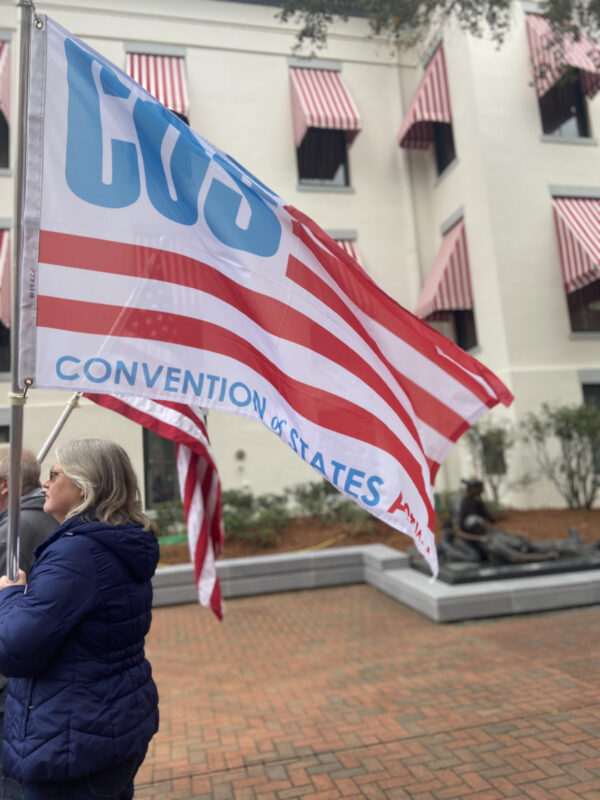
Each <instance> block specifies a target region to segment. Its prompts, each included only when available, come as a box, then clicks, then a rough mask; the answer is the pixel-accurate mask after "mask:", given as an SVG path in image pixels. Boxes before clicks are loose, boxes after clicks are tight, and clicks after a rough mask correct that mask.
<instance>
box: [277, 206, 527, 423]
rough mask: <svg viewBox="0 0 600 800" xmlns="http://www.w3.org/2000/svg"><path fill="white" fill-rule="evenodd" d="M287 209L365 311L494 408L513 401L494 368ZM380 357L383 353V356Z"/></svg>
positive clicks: (350, 317)
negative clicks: (427, 321) (397, 297)
mask: <svg viewBox="0 0 600 800" xmlns="http://www.w3.org/2000/svg"><path fill="white" fill-rule="evenodd" d="M286 210H287V211H288V212H289V214H290V215H291V216H292V217H294V219H295V220H297V221H298V223H301V224H297V225H294V233H295V234H296V236H298V238H299V239H301V240H302V242H303V243H304V244H305V245H306V247H308V248H309V249H310V250H311V252H312V253H313V254H314V255H315V257H316V258H317V259H318V261H319V263H320V264H321V266H322V267H323V269H324V270H325V271H326V272H327V274H328V275H329V276H330V278H331V279H332V280H333V281H334V282H335V283H336V284H337V285H338V286H339V288H340V289H341V290H342V291H343V292H344V294H346V295H347V297H348V298H349V299H350V300H351V301H352V303H354V304H355V305H356V306H357V307H358V308H359V309H360V310H361V311H362V312H363V313H364V314H366V315H367V316H369V317H371V318H372V319H375V320H376V321H377V322H378V323H379V324H380V325H382V326H383V327H384V328H387V329H388V330H389V331H390V332H391V333H392V334H394V336H397V337H398V338H399V339H401V340H403V341H404V342H406V343H407V344H408V345H410V347H412V348H413V349H414V350H415V351H416V352H418V353H420V354H421V355H423V356H425V357H426V358H428V359H429V360H430V361H431V362H433V363H435V364H436V365H437V366H439V367H441V368H442V369H443V370H444V371H445V372H447V373H448V374H450V375H452V377H453V378H454V379H455V380H457V381H458V382H459V383H461V384H462V385H463V386H464V387H465V388H466V389H468V391H470V392H471V393H472V394H474V395H475V397H477V398H478V399H479V400H481V401H482V402H483V403H485V405H487V406H488V407H490V408H491V407H493V406H494V405H495V404H496V403H497V402H498V401H500V402H502V403H503V404H504V405H510V403H511V402H512V400H513V396H512V394H511V393H510V392H509V391H508V389H507V388H506V386H505V385H504V384H503V383H502V381H500V380H499V378H497V377H496V376H495V375H494V373H493V372H491V371H490V370H489V369H487V367H485V366H484V365H483V364H481V363H480V362H479V361H477V360H476V359H474V358H473V357H472V356H469V355H468V354H467V353H464V352H463V351H461V350H460V348H458V347H456V346H455V345H453V344H452V343H451V342H450V341H449V340H448V339H447V338H446V337H444V336H442V335H441V334H438V333H437V331H434V330H433V329H432V328H431V327H430V326H428V325H426V324H424V323H423V322H422V321H421V320H419V319H417V317H415V316H414V314H411V313H410V311H407V310H406V309H405V308H402V307H401V306H399V305H398V303H397V302H396V301H395V300H392V298H391V297H390V296H389V295H387V294H385V292H384V291H383V290H382V289H381V288H380V287H379V286H378V285H377V284H376V283H375V282H374V281H373V279H372V278H371V277H370V276H369V275H368V273H366V272H365V271H364V270H363V269H362V268H361V267H360V266H359V265H358V264H357V263H356V262H355V261H354V259H352V258H350V257H349V256H347V255H346V254H345V253H342V255H340V256H339V257H334V256H332V255H330V254H329V253H328V252H326V251H325V250H323V248H321V247H319V246H318V244H316V242H315V241H314V240H313V239H312V238H311V236H309V234H308V232H307V231H308V230H310V232H311V233H312V235H313V236H314V237H315V239H317V240H318V241H319V242H322V244H323V245H324V246H325V247H331V240H330V239H329V237H327V235H326V234H325V233H323V231H322V230H321V229H320V228H319V227H318V225H316V224H315V223H314V222H313V221H312V220H311V219H310V218H309V217H307V216H306V215H305V214H303V213H302V212H300V211H298V210H297V209H296V208H294V207H293V206H286ZM340 252H341V250H340ZM341 260H344V266H345V267H347V268H348V269H340V268H339V263H338V262H339V261H341ZM304 274H305V276H306V277H305V278H303V279H304V280H307V281H308V280H309V279H308V274H310V275H312V278H310V280H311V281H312V282H313V287H316V285H317V283H318V284H319V285H321V286H322V287H323V288H322V290H321V291H322V292H323V293H327V303H328V304H329V303H330V302H335V303H336V306H335V310H336V313H339V314H340V316H341V315H342V313H344V315H345V316H344V319H345V320H346V321H347V322H348V324H351V325H353V327H354V326H355V325H356V326H358V328H359V329H360V330H362V331H364V336H366V337H369V334H368V333H367V332H366V331H365V330H364V327H363V326H362V324H361V323H360V321H359V320H358V319H357V318H356V316H355V315H354V314H353V313H352V312H351V311H350V309H349V307H348V306H347V305H346V304H345V303H344V301H343V300H342V299H341V298H339V297H338V296H337V295H336V294H335V292H333V290H332V289H331V288H330V287H329V286H327V284H325V283H324V282H323V281H321V279H320V278H319V277H318V276H316V275H314V273H310V270H308V269H307V268H305V273H304ZM308 291H311V290H308ZM312 291H313V293H314V292H315V291H316V288H313V290H312ZM316 296H319V295H316ZM324 302H325V301H324ZM355 330H357V332H358V329H356V328H355ZM369 338H370V337H369ZM447 350H451V353H452V356H451V360H450V359H449V358H448V356H447V355H446V353H445V351H447ZM380 357H382V358H384V356H383V355H381V356H380ZM474 369H476V370H477V374H476V375H475V374H474V372H473V370H474ZM477 377H479V378H481V379H482V381H480V380H478V379H477ZM483 383H485V384H487V386H488V387H489V388H486V386H484V385H483Z"/></svg>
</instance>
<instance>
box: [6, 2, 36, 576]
mask: <svg viewBox="0 0 600 800" xmlns="http://www.w3.org/2000/svg"><path fill="white" fill-rule="evenodd" d="M16 5H17V6H18V8H19V23H20V24H19V39H20V41H19V45H20V46H19V79H20V80H19V112H18V119H19V123H20V124H19V130H18V139H17V171H16V181H15V215H16V220H15V233H16V235H15V237H14V238H15V241H14V258H13V264H12V276H11V277H12V281H11V289H12V314H11V317H12V319H11V326H10V356H11V391H10V392H9V403H10V406H11V417H10V476H9V481H8V531H7V537H6V567H7V574H8V577H9V579H10V580H15V579H16V577H17V574H18V571H19V527H20V522H21V458H22V453H23V417H24V406H25V398H26V394H27V389H28V388H29V386H31V384H32V382H33V381H32V380H31V379H30V378H27V379H25V380H24V381H23V384H24V385H23V386H21V385H20V384H19V368H18V367H19V348H20V341H21V336H20V333H21V331H20V328H21V326H20V288H21V272H22V265H23V200H24V196H25V157H26V153H27V110H28V92H29V52H30V48H31V25H32V22H33V14H34V8H33V3H32V2H31V0H16Z"/></svg>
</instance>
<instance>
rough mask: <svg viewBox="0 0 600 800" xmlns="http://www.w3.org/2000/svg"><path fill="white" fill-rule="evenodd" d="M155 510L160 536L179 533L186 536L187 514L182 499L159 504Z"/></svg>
mask: <svg viewBox="0 0 600 800" xmlns="http://www.w3.org/2000/svg"><path fill="white" fill-rule="evenodd" d="M154 510H155V512H156V519H155V521H156V525H157V527H158V536H159V538H164V537H166V536H174V535H178V534H180V535H183V536H185V533H186V530H185V516H184V514H183V505H182V504H181V500H168V501H166V502H165V503H160V504H159V505H157V506H156V508H155V509H154Z"/></svg>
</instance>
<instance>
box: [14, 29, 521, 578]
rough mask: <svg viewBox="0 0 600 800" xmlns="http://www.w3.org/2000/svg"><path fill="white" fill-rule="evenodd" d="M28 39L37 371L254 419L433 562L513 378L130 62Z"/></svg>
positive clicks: (26, 296)
mask: <svg viewBox="0 0 600 800" xmlns="http://www.w3.org/2000/svg"><path fill="white" fill-rule="evenodd" d="M38 24H39V23H38ZM31 36H32V42H31V74H32V75H34V76H35V80H33V81H32V83H31V86H30V89H29V114H28V132H29V135H28V143H29V144H28V152H27V173H28V181H27V190H26V196H25V223H26V225H27V230H26V231H25V236H24V242H25V254H24V269H23V273H22V286H21V316H22V325H21V331H22V339H21V347H20V364H19V370H20V378H21V380H23V379H24V378H25V377H31V378H33V380H34V386H37V387H45V388H53V389H57V388H58V389H69V390H71V391H72V390H74V389H78V390H81V391H85V392H92V393H98V392H101V393H104V394H109V395H113V394H118V395H121V396H123V395H128V396H129V395H131V396H137V397H147V398H153V399H155V400H157V401H161V402H163V401H170V402H176V403H181V404H184V405H189V406H201V407H204V408H210V409H216V410H219V411H225V412H231V413H236V414H241V415H244V416H246V417H249V418H251V419H254V420H257V421H259V422H261V423H262V424H264V425H265V426H266V427H267V428H269V429H270V430H271V431H272V432H273V433H274V435H275V436H277V437H279V438H280V439H281V440H282V442H284V443H285V444H286V445H287V446H288V447H290V448H291V449H292V450H293V451H294V452H295V453H296V454H297V455H298V457H299V458H302V459H303V460H304V461H306V462H307V463H309V464H310V465H311V466H312V467H313V468H314V469H315V470H316V471H317V473H318V474H320V475H321V476H322V477H324V478H325V479H327V480H328V481H330V482H331V483H332V484H333V485H334V486H336V487H337V488H338V489H339V490H340V491H341V492H343V493H344V494H345V495H347V496H348V497H350V498H351V499H352V500H354V501H355V502H356V503H358V504H359V505H361V506H362V507H363V508H365V509H366V510H368V511H370V512H371V513H372V514H374V515H375V516H377V517H379V518H380V519H382V520H384V521H385V522H386V523H388V524H389V525H391V526H393V527H395V528H397V529H399V530H402V531H404V532H406V533H408V534H409V535H410V536H412V538H413V540H414V542H415V544H416V546H417V548H418V550H419V551H420V552H421V553H422V554H423V555H424V556H425V558H427V559H428V561H429V563H430V565H431V567H432V570H433V571H434V573H435V572H436V571H437V561H436V551H435V537H434V517H435V514H434V508H433V480H434V478H435V474H436V472H437V469H438V468H439V465H440V463H441V462H442V461H443V459H444V458H445V456H446V454H447V453H448V451H449V449H450V448H451V447H452V445H453V444H454V442H456V440H457V439H458V438H459V436H460V435H461V434H462V433H464V431H465V430H466V429H467V428H468V427H469V426H470V425H472V424H473V423H474V422H476V421H477V419H479V418H480V417H481V416H482V415H483V414H484V413H485V412H486V411H487V410H488V409H489V408H492V407H493V406H495V405H496V404H497V403H498V402H503V403H505V404H509V403H510V402H511V400H512V397H511V394H510V392H509V391H508V389H507V388H506V387H505V386H504V385H503V384H502V382H501V381H500V380H498V378H496V376H495V375H494V374H493V373H492V372H491V371H490V370H489V369H487V368H486V367H485V366H483V365H482V364H481V363H479V362H478V361H477V360H476V359H474V358H472V357H471V356H469V355H468V354H466V353H464V352H463V351H462V350H460V349H459V348H458V347H456V346H455V345H454V344H452V343H451V342H450V341H449V340H448V339H446V338H445V337H443V336H441V335H440V334H438V333H437V332H435V331H434V330H433V329H432V328H430V327H429V326H428V325H426V323H423V322H421V321H420V320H418V319H417V318H416V317H414V316H413V315H412V314H410V313H409V312H408V311H406V310H405V309H403V308H402V307H401V306H399V305H398V303H396V302H395V301H394V300H393V299H392V298H391V297H390V296H389V295H387V294H386V293H385V291H384V290H383V289H382V288H381V287H380V286H378V284H377V283H376V282H375V281H374V280H373V279H372V278H371V277H370V276H369V275H368V274H367V273H366V272H365V270H364V269H362V268H361V266H360V265H359V264H358V263H357V262H356V261H355V260H354V259H353V258H351V257H350V256H349V255H348V254H347V253H346V252H344V250H343V249H342V248H341V247H339V245H337V244H336V243H335V242H334V241H333V239H331V238H330V237H329V236H327V235H326V234H325V233H324V232H323V231H322V230H321V228H319V226H318V225H317V224H316V223H315V222H314V221H312V220H311V219H309V218H308V217H306V216H305V215H304V214H302V213H301V212H300V211H298V210H296V209H295V208H293V207H292V206H290V205H289V204H286V203H285V201H284V200H283V199H282V198H281V197H279V196H278V195H277V194H276V193H275V192H273V191H272V190H270V189H269V188H268V187H267V186H265V185H264V184H263V183H262V182H261V181H259V180H258V179H257V178H255V177H254V176H253V175H251V173H249V172H248V171H247V170H246V169H244V168H243V167H242V166H241V165H240V164H238V163H237V162H236V161H235V160H234V159H233V158H232V157H230V156H228V155H227V154H225V153H224V152H222V151H221V150H219V149H218V148H217V147H215V146H214V145H212V144H211V143H210V142H208V141H206V140H205V139H204V138H202V137H201V136H200V135H199V134H197V133H195V132H194V131H192V130H191V129H190V128H188V127H187V126H186V125H185V124H184V123H183V122H181V120H179V119H178V118H177V117H176V116H175V115H174V114H172V113H171V112H169V111H168V110H167V109H165V108H164V107H163V106H161V105H160V104H159V103H158V102H157V101H156V100H155V99H154V98H153V97H151V95H149V94H148V93H147V92H146V91H145V90H144V89H142V87H140V86H139V85H138V84H136V83H135V82H134V81H133V80H132V79H131V78H130V77H129V76H127V75H126V74H125V73H124V72H122V71H121V70H120V69H119V68H118V67H116V66H115V65H114V64H111V63H110V62H108V61H107V60H106V59H104V58H103V57H102V56H101V55H99V54H98V53H97V52H95V51H94V50H92V49H91V48H89V47H88V46H87V45H86V44H84V43H83V42H81V41H80V40H78V39H76V38H75V37H74V36H72V35H71V34H69V33H68V32H67V31H65V30H64V29H62V28H61V27H60V26H59V25H57V24H56V23H55V22H53V21H52V20H50V19H48V18H44V20H43V25H41V27H40V28H39V29H38V28H33V30H32V34H31Z"/></svg>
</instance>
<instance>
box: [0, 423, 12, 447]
mask: <svg viewBox="0 0 600 800" xmlns="http://www.w3.org/2000/svg"><path fill="white" fill-rule="evenodd" d="M9 442H10V425H0V443H1V444H8V443H9Z"/></svg>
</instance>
